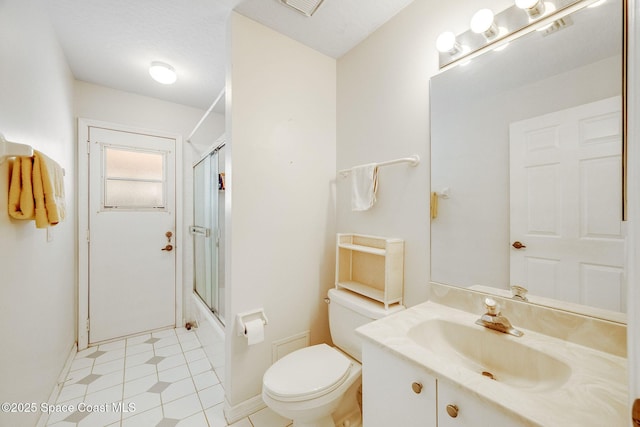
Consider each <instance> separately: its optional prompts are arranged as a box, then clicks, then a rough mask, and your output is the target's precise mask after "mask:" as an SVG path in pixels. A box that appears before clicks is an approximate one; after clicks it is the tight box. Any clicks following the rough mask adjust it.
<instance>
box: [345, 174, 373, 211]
mask: <svg viewBox="0 0 640 427" xmlns="http://www.w3.org/2000/svg"><path fill="white" fill-rule="evenodd" d="M377 189H378V167H377V166H376V165H375V163H370V164H368V165H363V166H356V167H354V168H353V169H351V209H352V210H354V211H366V210H368V209H370V208H371V207H372V206H373V204H374V203H375V202H376V191H377Z"/></svg>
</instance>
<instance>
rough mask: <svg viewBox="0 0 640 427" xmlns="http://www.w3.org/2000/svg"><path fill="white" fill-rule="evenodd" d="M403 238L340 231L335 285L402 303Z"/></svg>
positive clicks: (371, 296) (368, 296)
mask: <svg viewBox="0 0 640 427" xmlns="http://www.w3.org/2000/svg"><path fill="white" fill-rule="evenodd" d="M403 286H404V240H402V239H391V238H386V237H374V236H364V235H360V234H342V233H339V234H338V236H337V247H336V288H344V289H348V290H350V291H352V292H355V293H358V294H360V295H364V296H366V297H367V298H371V299H373V300H376V301H380V302H382V303H384V305H385V308H388V307H389V305H390V304H395V303H400V304H402V294H403Z"/></svg>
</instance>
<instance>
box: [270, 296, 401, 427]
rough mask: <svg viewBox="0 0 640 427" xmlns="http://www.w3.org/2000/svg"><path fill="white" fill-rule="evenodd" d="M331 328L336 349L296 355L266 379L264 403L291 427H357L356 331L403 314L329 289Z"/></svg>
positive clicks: (323, 348)
mask: <svg viewBox="0 0 640 427" xmlns="http://www.w3.org/2000/svg"><path fill="white" fill-rule="evenodd" d="M329 300H330V303H329V329H330V330H331V338H332V339H333V342H334V344H335V345H336V346H337V347H338V348H335V347H330V346H328V345H327V344H318V345H314V346H311V347H306V348H303V349H300V350H297V351H294V352H292V353H290V354H288V355H286V356H285V357H283V358H282V359H280V360H278V361H277V362H276V363H274V364H273V365H272V366H271V367H270V368H269V369H267V371H266V372H265V374H264V377H263V382H262V399H263V400H264V403H266V405H267V406H268V407H269V408H271V409H272V410H273V411H274V412H276V413H278V414H280V415H281V416H283V417H285V418H289V419H292V420H293V426H294V427H335V426H339V427H358V426H361V425H362V417H361V411H360V407H359V405H358V389H359V388H360V383H361V373H362V366H361V365H360V363H361V362H362V346H361V343H360V338H359V337H358V336H357V335H356V333H355V329H356V328H358V327H359V326H362V325H364V324H366V323H369V322H372V321H374V320H377V319H380V318H382V317H384V316H388V315H389V314H392V313H396V312H398V311H401V310H403V309H404V306H401V305H395V306H391V307H389V309H387V310H385V309H384V305H382V304H381V303H378V302H375V301H373V300H370V299H368V298H365V297H363V296H360V295H356V294H354V293H352V292H349V291H346V290H342V289H331V290H329Z"/></svg>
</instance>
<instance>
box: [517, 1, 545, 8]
mask: <svg viewBox="0 0 640 427" xmlns="http://www.w3.org/2000/svg"><path fill="white" fill-rule="evenodd" d="M539 1H540V0H516V6H518V7H519V8H520V9H531V8H533V7H534V6H536V5H537V4H538V3H539Z"/></svg>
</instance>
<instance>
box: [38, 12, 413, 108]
mask: <svg viewBox="0 0 640 427" xmlns="http://www.w3.org/2000/svg"><path fill="white" fill-rule="evenodd" d="M412 1H413V0H348V1H345V0H324V3H323V4H322V5H321V6H320V8H319V9H318V10H317V11H316V13H315V14H314V15H313V16H312V17H306V16H304V15H302V14H300V13H298V12H296V11H294V10H292V9H290V8H288V7H286V6H283V5H282V4H281V3H280V2H279V1H278V0H134V1H131V0H45V2H46V4H47V9H48V12H49V14H50V17H51V21H52V23H53V26H54V29H55V31H56V34H57V35H58V38H59V40H60V44H61V46H62V49H63V51H64V53H65V56H66V58H67V61H68V63H69V66H70V68H71V71H72V72H73V74H74V76H75V77H76V79H78V80H82V81H86V82H90V83H95V84H99V85H102V86H107V87H111V88H114V89H119V90H123V91H127V92H132V93H137V94H140V95H145V96H150V97H154V98H158V99H162V100H166V101H171V102H175V103H179V104H184V105H188V106H192V107H196V108H200V109H207V108H208V107H209V106H210V105H211V103H212V102H213V100H214V99H215V98H216V97H217V95H218V94H219V93H220V91H221V90H222V89H223V88H224V84H225V57H226V53H225V35H226V22H227V19H228V17H229V15H230V13H231V11H232V10H236V11H237V12H238V13H240V14H242V15H244V16H246V17H248V18H251V19H253V20H255V21H257V22H260V23H262V24H264V25H266V26H268V27H270V28H273V29H274V30H276V31H278V32H280V33H282V34H285V35H287V36H289V37H291V38H293V39H295V40H298V41H300V42H301V43H303V44H305V45H307V46H309V47H311V48H313V49H315V50H317V51H319V52H322V53H324V54H326V55H328V56H331V57H333V58H339V57H340V56H342V55H343V54H344V53H346V52H347V51H349V50H350V49H351V48H353V47H354V46H355V45H357V44H358V43H360V42H361V41H362V40H364V39H365V38H366V37H367V36H368V35H369V34H371V33H372V32H374V31H375V30H376V29H377V28H378V27H380V26H381V25H382V24H384V23H385V22H386V21H388V20H389V19H390V18H391V17H393V16H394V15H395V14H397V13H398V12H399V11H400V10H402V9H403V8H404V7H405V6H407V5H408V4H409V3H411V2H412ZM152 61H163V62H167V63H169V64H171V65H172V66H173V67H174V68H175V69H176V71H177V74H178V81H177V82H176V83H175V84H173V85H162V84H160V83H157V82H155V81H153V80H152V79H151V78H150V77H149V74H148V71H147V70H148V67H149V64H150V63H151V62H152ZM216 110H218V109H216ZM218 111H219V110H218Z"/></svg>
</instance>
